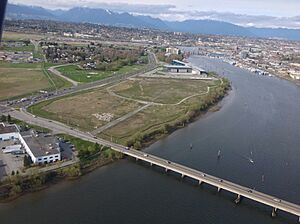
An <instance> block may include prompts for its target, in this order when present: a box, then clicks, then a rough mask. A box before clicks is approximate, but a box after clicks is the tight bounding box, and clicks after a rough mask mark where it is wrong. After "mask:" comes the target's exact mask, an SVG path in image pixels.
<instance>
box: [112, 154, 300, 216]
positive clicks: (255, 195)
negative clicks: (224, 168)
mask: <svg viewBox="0 0 300 224" xmlns="http://www.w3.org/2000/svg"><path fill="white" fill-rule="evenodd" d="M117 150H118V149H117ZM122 153H123V154H125V155H128V156H131V157H133V158H136V159H139V160H143V161H146V162H149V163H150V164H151V165H157V166H160V167H163V168H165V169H166V170H172V171H174V172H176V173H179V174H181V175H182V177H184V176H188V177H190V178H193V179H195V180H197V181H199V183H206V184H209V185H212V186H215V187H216V188H217V189H218V190H227V191H229V192H232V193H234V194H236V195H237V196H241V197H245V198H248V199H251V200H253V201H256V202H260V203H262V204H265V205H268V206H271V207H272V208H274V209H275V210H277V209H280V210H282V211H285V212H288V213H291V214H293V215H296V216H298V217H300V206H299V205H297V204H294V203H290V202H288V201H284V200H281V199H278V198H276V197H274V196H271V195H268V194H264V193H262V192H259V191H255V190H252V189H249V188H247V187H244V186H241V185H238V184H235V183H232V182H230V181H227V180H222V179H220V178H218V177H215V176H212V175H208V174H206V173H203V172H201V171H198V170H195V169H192V168H189V167H186V166H183V165H181V164H178V163H174V162H170V161H167V160H166V159H163V158H160V157H157V156H153V155H150V154H146V153H143V152H141V151H137V150H133V149H130V150H126V149H123V151H122ZM299 221H300V218H299Z"/></svg>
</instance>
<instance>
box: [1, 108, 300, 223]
mask: <svg viewBox="0 0 300 224" xmlns="http://www.w3.org/2000/svg"><path fill="white" fill-rule="evenodd" d="M7 113H8V112H5V113H4V114H7ZM9 113H10V115H11V116H13V117H15V118H17V119H19V120H24V121H26V122H28V123H30V124H33V125H39V126H41V127H47V128H49V129H51V130H53V131H54V132H55V133H66V134H69V135H72V136H74V137H77V138H81V139H84V140H87V141H90V142H94V143H96V142H97V143H98V144H100V145H105V146H108V147H111V148H112V149H113V150H115V151H117V152H120V153H123V154H124V155H127V156H130V157H132V158H135V159H136V160H142V161H145V162H148V163H149V164H150V165H156V166H159V167H162V168H164V169H165V170H166V172H167V171H173V172H176V173H178V174H180V175H181V176H182V177H190V178H192V179H194V180H196V181H198V182H199V184H208V185H211V186H214V187H216V189H217V190H218V191H221V190H226V191H228V192H231V193H233V194H236V196H237V198H236V200H235V202H236V203H239V202H240V200H241V198H242V197H244V198H248V199H251V200H253V201H256V202H259V203H262V204H264V205H268V206H270V207H271V208H272V216H276V212H277V211H278V210H282V211H285V212H287V213H290V214H293V215H295V216H297V217H298V221H299V222H300V206H299V205H297V204H294V203H291V202H288V201H285V200H282V199H279V198H277V197H274V196H271V195H268V194H265V193H262V192H259V191H256V190H253V189H250V188H248V187H244V186H241V185H239V184H235V183H233V182H230V181H227V180H223V179H221V178H218V177H215V176H212V175H209V174H206V173H204V172H201V171H199V170H195V169H192V168H189V167H187V166H183V165H181V164H178V163H174V162H171V161H169V160H166V159H163V158H160V157H157V156H154V155H151V154H148V153H145V152H142V151H138V150H134V149H128V148H127V147H124V146H122V145H119V144H116V143H112V142H109V141H107V140H104V139H100V138H97V137H95V136H93V135H91V134H89V133H85V132H82V131H79V130H74V129H73V128H70V127H68V126H66V125H64V124H61V123H59V122H56V121H51V122H49V120H47V119H45V118H39V117H33V116H32V115H31V114H29V113H27V112H26V111H24V110H20V111H17V110H11V111H10V112H9Z"/></svg>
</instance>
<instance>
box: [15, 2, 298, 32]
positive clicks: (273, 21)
mask: <svg viewBox="0 0 300 224" xmlns="http://www.w3.org/2000/svg"><path fill="white" fill-rule="evenodd" d="M117 1H118V0H111V3H107V2H99V1H97V0H68V1H66V0H50V1H37V0H10V3H18V4H26V5H37V6H41V7H45V8H50V9H70V8H73V7H89V8H103V9H108V10H112V11H117V12H129V13H132V14H135V15H149V16H152V17H156V18H160V19H164V20H169V21H175V20H177V21H183V20H187V19H210V20H218V21H224V22H229V23H233V24H236V25H242V26H255V27H272V28H277V27H283V28H298V29H299V28H300V16H294V17H278V16H265V15H247V14H242V13H232V12H220V11H211V10H208V11H200V10H197V8H195V7H194V5H189V4H187V5H185V6H186V7H187V8H185V9H184V8H178V7H179V6H178V7H177V6H176V5H175V3H176V2H177V3H178V1H172V2H174V4H134V3H132V4H130V3H120V2H117ZM159 1H160V0H157V1H155V2H156V3H157V2H159ZM202 1H203V0H197V2H198V4H200V3H201V2H202ZM246 1H249V0H246ZM254 1H258V0H254ZM259 1H260V0H259ZM273 1H275V3H276V2H277V3H278V2H279V1H281V0H273ZM289 1H293V0H289ZM297 1H299V0H297ZM127 2H134V1H133V0H132V1H127ZM144 2H145V1H144ZM146 2H150V1H146ZM151 2H154V1H151ZM161 2H167V1H164V0H161ZM180 2H181V3H182V1H180ZM193 2H194V0H187V3H193ZM224 2H228V4H229V5H232V4H233V3H234V2H236V0H224ZM224 2H223V3H224ZM242 3H243V4H246V3H245V2H242ZM242 3H241V4H242ZM265 3H266V2H265ZM269 3H270V2H269ZM269 3H268V4H269ZM273 3H274V2H273ZM290 3H291V2H290ZM215 4H216V2H211V3H210V5H215ZM261 4H262V3H261ZM278 4H279V3H278ZM294 4H295V3H294ZM297 4H298V3H297ZM177 5H178V4H177ZM208 5H209V4H208ZM224 10H226V9H224ZM266 10H267V9H266Z"/></svg>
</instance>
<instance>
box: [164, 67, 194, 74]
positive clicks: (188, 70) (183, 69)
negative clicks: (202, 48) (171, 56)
mask: <svg viewBox="0 0 300 224" xmlns="http://www.w3.org/2000/svg"><path fill="white" fill-rule="evenodd" d="M165 70H166V72H169V73H192V71H193V69H192V67H190V66H187V65H185V66H182V65H166V66H165Z"/></svg>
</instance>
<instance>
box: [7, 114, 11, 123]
mask: <svg viewBox="0 0 300 224" xmlns="http://www.w3.org/2000/svg"><path fill="white" fill-rule="evenodd" d="M7 122H8V123H10V122H11V116H10V114H8V115H7Z"/></svg>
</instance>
